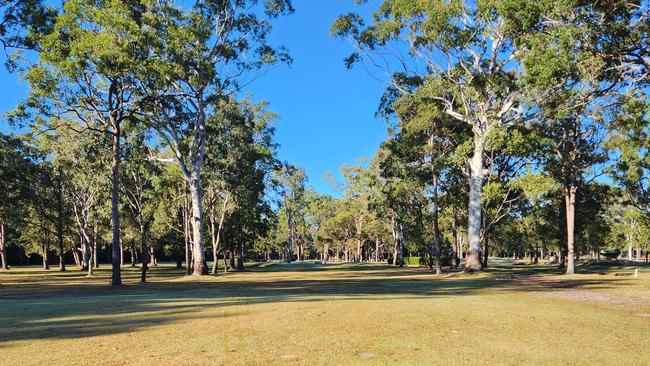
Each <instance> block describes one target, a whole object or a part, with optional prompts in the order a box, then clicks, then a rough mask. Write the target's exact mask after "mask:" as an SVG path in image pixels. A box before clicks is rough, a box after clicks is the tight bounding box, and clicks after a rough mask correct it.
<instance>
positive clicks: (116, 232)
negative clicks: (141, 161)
mask: <svg viewBox="0 0 650 366" xmlns="http://www.w3.org/2000/svg"><path fill="white" fill-rule="evenodd" d="M113 129H114V130H113V164H112V169H113V182H112V190H111V220H112V223H113V241H112V243H111V251H112V253H113V258H112V269H111V286H122V268H121V267H120V265H121V259H122V256H121V253H120V247H121V246H120V159H121V147H120V137H121V133H120V126H119V123H113Z"/></svg>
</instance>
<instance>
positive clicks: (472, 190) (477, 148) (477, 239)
mask: <svg viewBox="0 0 650 366" xmlns="http://www.w3.org/2000/svg"><path fill="white" fill-rule="evenodd" d="M484 150H485V139H484V136H482V134H475V135H474V154H473V155H472V158H471V160H470V163H469V164H470V179H469V208H468V222H467V237H468V249H467V256H466V258H465V271H470V272H472V271H480V270H481V268H482V267H481V217H482V213H483V212H482V210H483V202H482V195H483V179H484V177H485V169H484V167H483V153H484Z"/></svg>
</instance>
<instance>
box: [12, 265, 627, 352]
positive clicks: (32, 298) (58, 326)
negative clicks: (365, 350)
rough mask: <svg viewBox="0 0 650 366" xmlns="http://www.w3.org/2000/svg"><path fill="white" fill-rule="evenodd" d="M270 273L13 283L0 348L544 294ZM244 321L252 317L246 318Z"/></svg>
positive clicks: (511, 277) (418, 278) (337, 274)
mask: <svg viewBox="0 0 650 366" xmlns="http://www.w3.org/2000/svg"><path fill="white" fill-rule="evenodd" d="M270 267H271V268H264V267H261V266H253V267H249V268H250V269H251V271H249V272H248V273H246V272H245V273H237V274H228V275H225V276H224V275H223V274H222V276H221V277H220V278H217V279H215V278H213V277H212V278H206V279H195V280H188V279H187V278H185V277H184V276H183V275H182V271H178V270H175V269H173V270H170V269H169V268H157V269H153V270H152V271H151V276H150V278H151V280H152V282H150V283H146V284H137V282H136V281H137V275H138V274H137V272H136V271H126V272H125V282H127V283H130V284H129V285H127V286H124V287H122V288H109V287H108V286H107V285H106V284H107V282H105V281H106V278H107V276H108V272H107V271H105V272H100V273H98V277H96V278H84V277H81V276H80V275H67V274H66V275H64V276H61V277H59V276H52V274H43V273H38V274H37V275H32V276H28V278H30V279H32V280H33V281H32V282H29V281H27V280H23V279H21V278H18V279H16V278H15V277H11V278H9V282H8V283H9V284H8V285H3V286H2V287H0V309H2V311H0V341H1V342H6V341H17V340H38V339H76V338H85V337H92V336H99V335H107V334H118V333H127V332H134V331H138V330H142V329H146V328H148V327H152V326H157V325H164V324H172V323H176V322H183V321H187V320H195V319H202V320H205V321H210V320H212V319H214V318H219V317H223V316H232V315H237V314H238V313H237V311H238V310H239V308H237V307H235V306H237V305H247V304H269V303H286V302H321V301H342V300H356V301H375V300H385V299H432V298H452V297H457V296H469V295H478V294H494V293H499V292H510V291H520V292H521V291H545V290H546V289H547V288H546V287H544V286H525V285H522V283H521V281H520V278H521V277H522V276H524V277H525V276H529V275H530V274H528V273H529V272H526V271H522V270H520V269H516V270H510V271H508V269H507V268H493V269H490V271H491V273H488V274H487V275H480V276H471V275H463V274H451V275H447V276H438V277H436V276H435V275H433V274H432V273H430V272H429V271H427V270H426V269H419V268H404V269H399V270H398V269H390V267H380V266H378V265H356V266H354V265H352V266H351V265H332V266H324V267H325V268H326V269H322V268H319V267H317V266H316V267H315V268H319V269H318V270H314V271H308V270H306V269H305V267H306V266H296V267H285V266H270ZM278 267H279V268H278ZM259 272H269V273H268V276H265V275H264V274H263V273H259ZM307 272H312V273H307ZM542 273H543V271H542ZM539 274H540V272H534V273H533V275H539ZM619 280H620V279H615V278H608V279H599V280H593V279H575V280H574V279H572V280H565V281H562V288H582V287H589V288H591V289H595V288H608V287H611V286H615V285H616V281H619ZM551 288H552V287H549V288H548V289H551ZM229 307H232V308H229ZM215 308H224V309H225V310H226V311H224V312H223V314H227V315H223V314H222V313H221V312H219V314H222V315H215V312H209V311H208V310H212V309H215ZM231 311H232V312H231ZM247 316H255V315H250V314H248V312H247ZM1 342H0V344H1Z"/></svg>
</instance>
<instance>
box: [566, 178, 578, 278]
mask: <svg viewBox="0 0 650 366" xmlns="http://www.w3.org/2000/svg"><path fill="white" fill-rule="evenodd" d="M576 191H577V187H576V186H575V185H573V184H568V185H567V186H566V187H565V188H564V200H565V204H566V232H567V242H566V244H567V258H566V259H567V260H566V274H574V273H575V248H574V231H575V213H576Z"/></svg>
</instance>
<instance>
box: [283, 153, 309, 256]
mask: <svg viewBox="0 0 650 366" xmlns="http://www.w3.org/2000/svg"><path fill="white" fill-rule="evenodd" d="M306 179H307V178H306V176H305V171H304V170H303V169H301V168H297V167H295V166H293V165H286V164H285V165H284V166H283V167H282V168H281V169H280V170H279V171H278V172H277V173H276V175H275V180H276V182H277V184H278V193H279V194H280V197H281V200H282V208H283V209H284V213H285V216H286V220H287V238H286V250H287V263H291V262H292V261H293V250H294V248H293V247H294V242H295V239H296V227H297V219H298V217H299V215H301V214H302V213H303V210H304V208H305V206H306V203H305V200H304V197H305V196H304V195H305V182H306ZM298 260H301V259H300V253H298Z"/></svg>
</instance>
